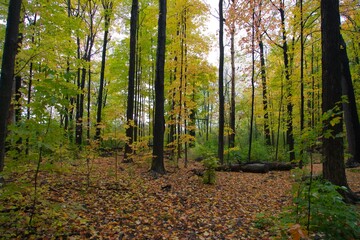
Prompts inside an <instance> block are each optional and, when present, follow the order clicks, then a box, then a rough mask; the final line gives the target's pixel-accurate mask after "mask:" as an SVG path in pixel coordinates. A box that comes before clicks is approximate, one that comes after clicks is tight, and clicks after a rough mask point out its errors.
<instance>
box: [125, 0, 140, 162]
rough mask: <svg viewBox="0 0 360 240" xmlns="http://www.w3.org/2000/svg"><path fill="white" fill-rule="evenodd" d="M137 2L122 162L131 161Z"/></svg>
mask: <svg viewBox="0 0 360 240" xmlns="http://www.w3.org/2000/svg"><path fill="white" fill-rule="evenodd" d="M138 9H139V3H138V0H133V1H132V7H131V19H130V58H129V83H128V96H127V110H126V119H127V123H128V128H127V129H126V137H127V138H128V141H127V142H126V145H125V156H124V161H126V162H128V161H131V159H130V158H129V154H131V152H132V149H131V144H132V143H133V137H134V127H133V126H134V122H133V121H134V97H135V96H134V91H135V85H134V82H135V64H136V45H137V39H136V35H137V26H138V23H137V22H138Z"/></svg>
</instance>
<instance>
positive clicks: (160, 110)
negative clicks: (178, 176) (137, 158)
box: [151, 0, 166, 174]
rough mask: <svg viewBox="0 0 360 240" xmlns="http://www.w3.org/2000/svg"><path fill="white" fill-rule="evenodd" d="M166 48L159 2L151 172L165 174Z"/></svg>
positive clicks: (162, 6) (162, 2) (162, 7)
mask: <svg viewBox="0 0 360 240" xmlns="http://www.w3.org/2000/svg"><path fill="white" fill-rule="evenodd" d="M165 47H166V0H159V19H158V46H157V53H156V56H157V58H156V76H155V119H154V129H153V135H154V145H153V160H152V163H151V170H152V171H154V172H156V173H160V174H164V173H165V172H166V171H165V166H164V130H165V119H164V101H165V99H164V77H165V76H164V68H165V51H166V49H165Z"/></svg>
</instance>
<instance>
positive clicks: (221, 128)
mask: <svg viewBox="0 0 360 240" xmlns="http://www.w3.org/2000/svg"><path fill="white" fill-rule="evenodd" d="M219 25H220V28H219V29H220V30H219V49H220V55H219V58H220V59H219V83H218V84H219V136H218V158H219V161H220V164H224V121H225V120H224V119H225V116H224V114H225V111H224V105H225V100H224V14H223V0H220V1H219Z"/></svg>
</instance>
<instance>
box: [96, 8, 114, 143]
mask: <svg viewBox="0 0 360 240" xmlns="http://www.w3.org/2000/svg"><path fill="white" fill-rule="evenodd" d="M103 8H104V12H105V14H104V15H105V16H104V18H105V19H104V21H105V31H104V39H103V49H102V56H101V70H100V86H99V95H98V101H97V104H98V105H97V113H96V133H95V139H100V133H101V120H102V119H101V117H102V116H101V115H102V106H103V92H104V81H105V63H106V48H107V43H108V40H109V39H108V38H109V37H108V35H109V25H110V11H111V9H112V2H103Z"/></svg>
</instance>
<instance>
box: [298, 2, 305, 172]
mask: <svg viewBox="0 0 360 240" xmlns="http://www.w3.org/2000/svg"><path fill="white" fill-rule="evenodd" d="M304 45H305V42H304V21H303V0H300V133H301V134H302V132H303V130H304V118H305V117H304V106H305V99H304V54H305V48H304ZM301 145H302V146H301V147H300V161H299V167H300V168H302V167H303V153H304V143H303V142H301Z"/></svg>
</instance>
